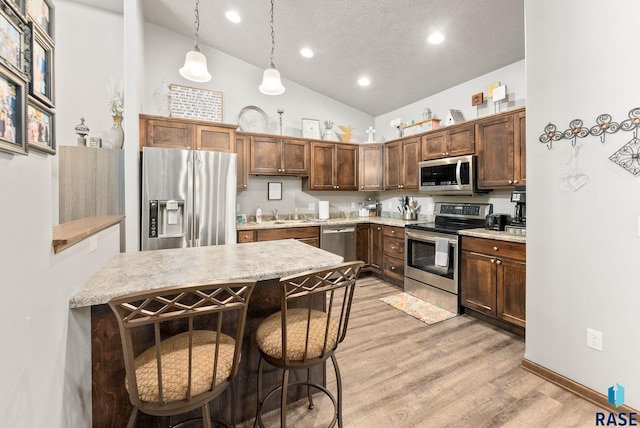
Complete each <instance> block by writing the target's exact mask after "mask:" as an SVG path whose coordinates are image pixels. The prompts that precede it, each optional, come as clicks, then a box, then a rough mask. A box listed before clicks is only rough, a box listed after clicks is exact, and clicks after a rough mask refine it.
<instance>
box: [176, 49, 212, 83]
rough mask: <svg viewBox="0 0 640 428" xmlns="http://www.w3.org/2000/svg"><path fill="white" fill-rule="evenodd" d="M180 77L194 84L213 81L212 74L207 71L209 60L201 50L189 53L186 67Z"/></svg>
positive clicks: (185, 62) (185, 61)
mask: <svg viewBox="0 0 640 428" xmlns="http://www.w3.org/2000/svg"><path fill="white" fill-rule="evenodd" d="M196 49H197V48H196ZM180 75H181V76H182V77H184V78H185V79H189V80H191V81H193V82H208V81H209V80H211V74H209V71H208V70H207V58H206V57H205V56H204V54H203V53H202V52H200V50H193V51H189V52H187V56H186V58H185V60H184V67H182V68H181V69H180Z"/></svg>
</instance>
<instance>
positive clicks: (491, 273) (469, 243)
mask: <svg viewBox="0 0 640 428" xmlns="http://www.w3.org/2000/svg"><path fill="white" fill-rule="evenodd" d="M525 254H526V252H525V244H520V243H515V242H506V241H499V240H493V239H484V238H473V237H467V236H463V237H462V252H461V259H460V290H461V297H462V305H463V306H464V307H466V308H468V309H471V310H472V311H475V312H477V313H480V314H483V315H486V316H488V317H491V318H493V319H496V320H499V321H501V322H505V323H508V324H510V325H515V326H518V327H522V328H523V329H524V327H525V319H526V317H525V307H526V305H525V303H526V259H525Z"/></svg>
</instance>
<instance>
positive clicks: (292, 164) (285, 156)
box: [282, 139, 309, 176]
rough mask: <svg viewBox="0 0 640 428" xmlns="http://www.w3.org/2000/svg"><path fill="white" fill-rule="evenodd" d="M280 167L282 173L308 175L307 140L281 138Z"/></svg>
mask: <svg viewBox="0 0 640 428" xmlns="http://www.w3.org/2000/svg"><path fill="white" fill-rule="evenodd" d="M282 169H283V171H282V172H283V173H284V174H294V175H300V176H306V175H309V142H308V141H304V140H293V139H284V140H282Z"/></svg>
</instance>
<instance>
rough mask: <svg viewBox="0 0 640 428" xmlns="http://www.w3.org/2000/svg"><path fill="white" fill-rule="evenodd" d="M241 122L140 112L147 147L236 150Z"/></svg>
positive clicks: (143, 137)
mask: <svg viewBox="0 0 640 428" xmlns="http://www.w3.org/2000/svg"><path fill="white" fill-rule="evenodd" d="M236 128H237V125H228V124H224V123H213V122H211V123H209V122H203V121H198V120H191V119H176V118H172V117H162V116H149V115H144V114H141V115H140V150H142V148H143V147H161V148H169V149H192V150H211V151H217V152H228V153H234V152H235V141H236Z"/></svg>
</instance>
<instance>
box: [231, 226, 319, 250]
mask: <svg viewBox="0 0 640 428" xmlns="http://www.w3.org/2000/svg"><path fill="white" fill-rule="evenodd" d="M278 239H296V240H298V241H300V242H304V243H305V244H309V245H311V246H313V247H317V248H320V228H319V227H318V226H308V227H287V228H281V229H258V230H238V243H243V242H260V241H275V240H278Z"/></svg>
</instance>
